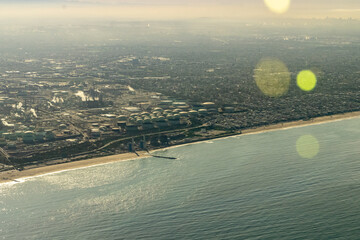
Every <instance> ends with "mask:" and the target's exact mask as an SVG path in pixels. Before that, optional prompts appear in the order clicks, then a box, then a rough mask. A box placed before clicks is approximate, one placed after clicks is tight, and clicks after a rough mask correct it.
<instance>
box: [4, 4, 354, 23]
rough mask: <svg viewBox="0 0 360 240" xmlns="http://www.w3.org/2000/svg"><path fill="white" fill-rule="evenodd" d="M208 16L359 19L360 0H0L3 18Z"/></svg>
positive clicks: (170, 17)
mask: <svg viewBox="0 0 360 240" xmlns="http://www.w3.org/2000/svg"><path fill="white" fill-rule="evenodd" d="M273 4H275V8H274V7H272V5H273ZM279 6H280V8H279ZM281 6H282V7H283V8H281ZM205 17H206V18H235V19H237V18H238V19H241V18H245V19H248V18H268V17H270V18H281V17H284V18H325V17H337V18H338V17H342V18H356V19H360V0H0V18H21V19H26V18H116V19H121V18H127V19H192V18H205Z"/></svg>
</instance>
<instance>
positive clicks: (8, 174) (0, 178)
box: [0, 111, 360, 183]
mask: <svg viewBox="0 0 360 240" xmlns="http://www.w3.org/2000/svg"><path fill="white" fill-rule="evenodd" d="M359 116H360V112H359V111H358V112H350V113H344V114H336V115H331V116H323V117H318V118H313V119H310V120H308V121H303V120H300V121H293V122H286V123H279V124H274V125H267V126H261V127H257V128H252V129H246V130H243V131H242V133H241V135H244V134H254V133H260V132H264V131H273V130H277V129H286V128H293V127H300V126H306V125H313V124H321V123H325V122H331V121H337V120H342V119H349V118H355V117H359ZM190 144H192V143H190ZM177 146H181V145H177ZM177 146H172V147H177ZM138 153H139V156H137V155H135V153H123V154H117V155H111V156H106V157H98V158H92V159H86V160H80V161H74V162H66V163H59V164H53V165H42V166H39V167H36V168H31V169H25V170H23V171H17V170H10V171H5V172H0V183H3V182H12V181H16V179H21V178H25V177H32V176H37V175H42V174H46V173H53V172H59V171H64V170H69V169H76V168H81V167H88V166H94V165H100V164H106V163H110V162H117V161H124V160H130V159H137V158H144V157H149V154H147V153H146V152H138Z"/></svg>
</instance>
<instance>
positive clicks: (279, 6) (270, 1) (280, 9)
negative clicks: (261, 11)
mask: <svg viewBox="0 0 360 240" xmlns="http://www.w3.org/2000/svg"><path fill="white" fill-rule="evenodd" d="M264 2H265V4H266V6H267V7H268V8H269V9H270V10H271V11H272V12H274V13H278V14H282V13H285V12H287V10H288V9H289V7H290V0H264Z"/></svg>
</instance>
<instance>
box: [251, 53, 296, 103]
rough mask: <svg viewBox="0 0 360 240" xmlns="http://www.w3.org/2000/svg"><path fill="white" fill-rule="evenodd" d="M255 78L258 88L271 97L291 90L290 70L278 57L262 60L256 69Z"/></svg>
mask: <svg viewBox="0 0 360 240" xmlns="http://www.w3.org/2000/svg"><path fill="white" fill-rule="evenodd" d="M254 78H255V82H256V85H257V86H258V88H259V89H260V90H261V91H262V92H263V93H264V94H265V95H267V96H269V97H280V96H282V95H284V94H285V93H287V91H288V90H289V86H290V72H289V70H288V68H287V67H286V65H285V64H284V63H283V62H282V61H280V60H278V59H272V58H265V59H262V60H260V62H259V63H258V65H257V66H256V68H255V70H254Z"/></svg>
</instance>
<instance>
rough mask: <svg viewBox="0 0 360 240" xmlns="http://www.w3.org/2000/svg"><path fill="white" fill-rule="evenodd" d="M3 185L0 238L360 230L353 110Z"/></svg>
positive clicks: (316, 234)
mask: <svg viewBox="0 0 360 240" xmlns="http://www.w3.org/2000/svg"><path fill="white" fill-rule="evenodd" d="M156 154H157V155H163V156H171V157H176V158H177V159H176V160H170V159H160V158H144V159H137V160H129V161H122V162H116V163H109V164H104V165H100V166H93V167H87V168H81V169H75V170H69V171H63V172H60V173H54V174H47V175H43V176H37V177H32V178H28V179H21V180H20V181H21V182H20V183H6V184H1V185H0V239H21V240H22V239H96V240H98V239H167V240H168V239H317V240H319V239H344V240H345V239H346V240H349V239H360V118H354V119H347V120H341V121H336V122H329V123H323V124H318V125H311V126H303V127H296V128H291V129H283V130H276V131H270V132H263V133H258V134H249V135H239V136H234V137H229V138H225V139H219V140H213V141H207V142H201V143H196V144H190V145H184V146H179V147H176V148H169V149H165V150H160V151H157V152H156Z"/></svg>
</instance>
